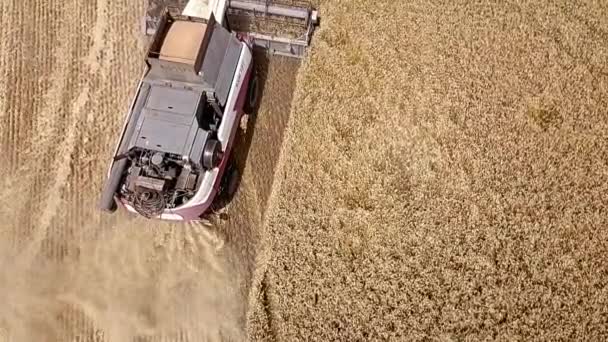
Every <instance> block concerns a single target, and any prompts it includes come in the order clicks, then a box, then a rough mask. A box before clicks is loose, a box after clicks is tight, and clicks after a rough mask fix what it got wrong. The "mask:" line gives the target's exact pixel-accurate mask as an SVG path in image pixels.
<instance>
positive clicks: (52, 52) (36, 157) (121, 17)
mask: <svg viewBox="0 0 608 342" xmlns="http://www.w3.org/2000/svg"><path fill="white" fill-rule="evenodd" d="M138 3H140V2H135V3H134V2H132V1H126V0H124V1H118V2H110V1H107V0H100V1H84V2H83V1H76V0H74V1H63V2H32V1H26V2H15V1H3V2H1V3H0V22H1V23H2V25H1V27H0V49H1V50H0V51H2V53H0V79H2V82H1V84H0V149H1V151H2V154H1V156H0V268H1V269H2V271H1V272H0V303H2V305H1V308H0V341H2V342H5V341H6V342H8V341H13V342H17V341H18V342H28V341H180V342H186V341H243V340H245V339H246V312H247V311H248V294H249V288H250V284H251V278H252V275H253V272H254V268H255V254H256V252H255V249H256V248H257V246H258V245H259V244H258V241H259V228H258V227H259V225H260V224H261V220H262V216H263V214H264V212H265V210H266V203H267V198H268V197H269V194H270V189H271V187H272V179H273V175H274V169H275V167H276V164H277V161H278V155H279V152H280V148H281V146H282V139H283V132H284V129H285V126H286V124H287V122H288V116H289V113H290V103H291V97H292V94H293V87H294V83H295V75H296V71H297V69H298V67H299V62H294V61H293V60H288V59H284V58H271V59H270V60H269V59H268V58H267V57H265V56H264V55H263V54H256V62H257V64H256V67H257V72H258V74H259V75H260V79H261V87H262V88H261V90H262V95H261V96H262V97H261V103H260V106H259V108H258V111H257V113H256V114H255V115H254V116H252V117H248V118H247V119H244V120H243V121H242V125H241V127H242V130H241V131H240V132H239V135H238V137H237V140H238V141H237V143H236V147H235V149H236V150H235V155H236V159H237V164H238V167H239V168H240V171H241V174H242V178H241V182H240V183H241V184H240V187H239V190H238V192H237V194H236V196H235V198H233V200H232V201H231V203H230V204H229V205H228V207H227V208H226V210H225V212H224V213H223V214H222V215H219V216H218V215H216V216H214V217H213V218H214V219H213V220H211V221H209V222H205V223H201V224H186V225H184V224H171V223H161V222H159V221H149V220H145V219H143V218H139V217H135V216H133V215H129V214H126V213H125V212H124V211H119V212H117V213H116V214H114V215H108V214H105V213H101V212H98V211H97V210H96V205H97V200H98V198H99V192H100V189H101V187H102V183H103V181H104V178H105V175H106V171H107V167H108V163H109V158H110V157H111V153H112V151H113V149H114V146H115V144H116V139H117V138H118V134H119V132H120V129H121V127H122V124H123V118H124V115H125V113H126V112H125V111H126V110H127V109H128V106H129V104H130V101H131V99H132V96H133V95H134V91H135V87H136V85H137V82H138V80H139V77H140V76H141V73H142V71H143V56H144V52H145V48H146V46H145V39H144V38H143V37H142V35H141V34H140V29H141V27H140V23H141V18H142V16H143V14H144V13H143V12H144V6H143V2H141V3H140V4H139V5H138ZM268 92H271V93H273V96H271V97H270V96H266V93H268Z"/></svg>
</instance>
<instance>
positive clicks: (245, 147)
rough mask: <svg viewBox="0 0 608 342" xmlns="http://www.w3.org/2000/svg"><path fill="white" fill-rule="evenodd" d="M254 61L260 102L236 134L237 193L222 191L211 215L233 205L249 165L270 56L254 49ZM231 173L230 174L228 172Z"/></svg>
mask: <svg viewBox="0 0 608 342" xmlns="http://www.w3.org/2000/svg"><path fill="white" fill-rule="evenodd" d="M253 60H254V71H255V73H256V74H257V76H258V100H257V103H256V105H255V107H254V108H253V111H252V113H250V114H248V115H246V120H247V126H246V127H245V129H244V130H243V129H242V128H240V129H239V130H238V132H237V134H236V137H235V141H234V150H233V151H232V156H231V158H232V162H231V166H230V167H234V168H236V170H237V171H238V172H237V179H236V180H235V182H236V184H235V187H236V189H237V190H236V191H234V192H232V193H229V192H228V191H222V193H220V194H219V196H218V199H217V200H216V202H215V203H214V204H213V207H212V212H211V213H209V214H208V215H207V216H209V215H214V214H217V213H220V212H222V211H224V209H225V208H226V207H227V206H228V205H229V204H230V203H232V201H233V200H234V198H235V196H236V195H237V194H238V192H239V189H240V187H241V180H242V176H243V173H244V172H245V167H246V164H247V158H248V156H249V152H250V150H251V143H252V141H253V137H254V133H255V126H256V122H257V119H258V112H259V109H260V105H261V103H262V100H263V98H264V89H265V85H266V81H267V77H268V65H269V63H270V59H269V57H268V54H267V53H266V52H264V51H260V50H257V49H254V54H253ZM228 173H230V172H228ZM226 215H227V214H226V213H223V212H222V213H220V214H219V216H220V219H226Z"/></svg>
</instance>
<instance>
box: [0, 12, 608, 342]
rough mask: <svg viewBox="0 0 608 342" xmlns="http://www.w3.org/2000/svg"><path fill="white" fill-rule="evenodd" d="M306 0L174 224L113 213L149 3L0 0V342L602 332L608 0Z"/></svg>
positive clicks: (263, 62) (579, 335)
mask: <svg viewBox="0 0 608 342" xmlns="http://www.w3.org/2000/svg"><path fill="white" fill-rule="evenodd" d="M289 1H291V0H286V2H289ZM312 3H314V4H315V5H317V6H318V8H319V9H320V13H321V18H322V19H321V20H322V21H321V27H320V28H319V30H318V31H317V32H316V33H315V37H314V41H313V45H312V49H311V51H310V55H309V56H308V57H307V58H306V59H305V60H304V62H303V64H302V65H301V66H300V65H299V63H298V62H295V61H292V60H288V59H284V58H275V57H273V58H270V59H268V58H266V57H264V56H263V55H258V56H256V60H257V61H259V63H258V68H259V71H260V72H261V74H262V76H263V77H262V78H263V80H264V81H263V89H262V90H263V91H262V94H263V96H262V102H261V106H260V108H259V110H258V113H257V114H256V115H255V116H253V117H252V118H249V121H248V122H245V123H244V124H243V126H244V128H245V129H244V130H243V132H241V133H240V134H239V137H238V142H239V143H238V146H240V147H237V161H238V164H239V167H240V168H241V169H242V173H243V177H242V181H241V184H240V187H239V191H238V193H237V196H236V198H235V199H234V201H233V202H232V203H231V204H230V205H229V207H228V208H227V212H226V214H225V215H221V216H220V217H218V218H217V220H214V221H213V222H210V223H209V224H208V225H205V224H188V225H180V224H168V223H160V222H156V221H147V220H144V219H141V218H137V217H133V216H131V215H127V214H125V213H123V212H119V213H117V214H116V215H106V214H102V213H99V212H97V210H96V209H95V204H96V201H97V198H98V197H97V196H98V192H99V189H100V188H101V186H102V182H103V177H104V176H105V171H106V167H107V163H108V160H107V158H108V156H109V154H110V153H111V151H112V149H113V147H114V143H115V139H116V135H117V134H118V130H119V128H120V126H121V125H122V119H123V115H124V111H125V109H126V108H127V107H128V105H129V101H130V100H131V96H132V95H133V92H134V87H135V85H136V82H137V79H138V77H139V76H140V74H141V72H142V63H143V60H142V56H143V53H144V50H145V42H144V40H143V39H142V38H141V36H140V32H139V30H140V20H141V17H142V15H143V11H144V5H143V3H140V2H130V1H126V0H119V1H116V2H109V1H107V0H96V1H88V2H83V1H75V0H68V1H63V2H51V1H11V0H4V1H2V2H0V23H2V25H1V26H0V79H1V80H2V82H0V146H1V148H2V154H1V155H0V185H1V187H0V222H1V223H0V266H1V268H2V272H0V303H2V305H1V306H0V342H8V341H11V342H15V341H18V342H21V341H163V342H169V341H179V342H187V341H244V340H252V341H381V340H390V341H403V340H442V341H443V340H446V341H452V340H551V341H553V340H568V341H571V340H586V341H589V340H592V341H603V340H606V339H608V302H607V298H608V287H607V285H608V284H607V283H608V262H607V260H608V259H607V258H606V255H608V253H607V252H608V244H607V241H608V229H607V227H608V210H607V209H608V198H607V197H606V194H607V193H608V191H607V190H608V172H607V171H606V170H608V168H607V164H608V148H607V145H608V133H607V132H608V130H607V128H608V127H607V126H608V100H607V95H608V64H607V61H608V4H606V3H605V2H604V1H601V0H595V1H594V0H584V1H579V2H577V6H574V5H573V4H570V3H566V2H560V1H557V0H543V1H527V0H507V1H500V2H499V1H461V0H457V1H442V0H423V1H374V2H372V1H363V0H350V1H332V0H324V1H323V0H321V1H312Z"/></svg>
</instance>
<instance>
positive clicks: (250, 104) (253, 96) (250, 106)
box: [245, 71, 260, 114]
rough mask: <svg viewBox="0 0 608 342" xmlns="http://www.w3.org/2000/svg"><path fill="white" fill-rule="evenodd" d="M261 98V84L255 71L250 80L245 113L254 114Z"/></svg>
mask: <svg viewBox="0 0 608 342" xmlns="http://www.w3.org/2000/svg"><path fill="white" fill-rule="evenodd" d="M259 97H260V83H259V79H258V74H257V73H256V72H255V71H253V74H252V75H251V79H250V80H249V87H248V88H247V100H246V102H245V113H246V114H253V112H254V111H255V109H256V107H257V105H258V100H259Z"/></svg>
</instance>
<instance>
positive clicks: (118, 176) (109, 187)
mask: <svg viewBox="0 0 608 342" xmlns="http://www.w3.org/2000/svg"><path fill="white" fill-rule="evenodd" d="M127 161H128V159H127V158H122V159H120V160H118V161H116V162H115V163H114V165H112V171H111V173H110V177H109V178H108V179H107V180H106V183H105V185H104V188H103V192H102V193H101V200H100V201H99V205H98V207H99V209H100V210H102V211H106V212H110V213H113V212H115V211H116V209H117V208H118V206H117V204H116V199H115V195H116V192H118V188H119V187H120V181H121V180H122V175H123V173H124V171H125V168H126V167H127Z"/></svg>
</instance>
